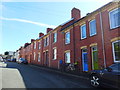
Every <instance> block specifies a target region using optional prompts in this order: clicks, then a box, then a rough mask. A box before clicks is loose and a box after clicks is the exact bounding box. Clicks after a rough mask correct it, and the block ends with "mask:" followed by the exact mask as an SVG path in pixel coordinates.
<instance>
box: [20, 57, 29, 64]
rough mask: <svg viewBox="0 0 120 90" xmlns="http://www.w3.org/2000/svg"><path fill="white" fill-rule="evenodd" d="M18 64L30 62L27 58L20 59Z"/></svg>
mask: <svg viewBox="0 0 120 90" xmlns="http://www.w3.org/2000/svg"><path fill="white" fill-rule="evenodd" d="M18 63H24V64H28V61H27V60H26V59H25V58H20V59H19V60H18Z"/></svg>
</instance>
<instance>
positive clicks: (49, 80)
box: [6, 62, 96, 90]
mask: <svg viewBox="0 0 120 90" xmlns="http://www.w3.org/2000/svg"><path fill="white" fill-rule="evenodd" d="M6 68H11V69H17V70H18V71H19V72H20V74H21V76H22V78H23V81H24V84H25V86H26V88H92V87H91V86H90V85H89V82H88V81H87V80H84V79H83V80H82V79H79V78H75V77H72V76H68V75H63V74H60V73H56V72H51V71H45V70H42V69H40V68H37V67H33V66H30V65H25V64H17V63H14V62H7V66H6ZM11 73H12V72H11ZM15 83H16V82H15ZM95 90H96V89H95Z"/></svg>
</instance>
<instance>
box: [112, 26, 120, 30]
mask: <svg viewBox="0 0 120 90" xmlns="http://www.w3.org/2000/svg"><path fill="white" fill-rule="evenodd" d="M116 28H120V26H117V27H113V28H110V30H113V29H116Z"/></svg>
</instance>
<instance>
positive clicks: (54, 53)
mask: <svg viewBox="0 0 120 90" xmlns="http://www.w3.org/2000/svg"><path fill="white" fill-rule="evenodd" d="M56 59H57V48H56V47H55V48H53V60H56Z"/></svg>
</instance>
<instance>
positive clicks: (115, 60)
mask: <svg viewBox="0 0 120 90" xmlns="http://www.w3.org/2000/svg"><path fill="white" fill-rule="evenodd" d="M117 42H120V40H117V41H114V42H112V51H113V59H114V62H120V61H116V60H115V52H114V51H115V49H114V43H117Z"/></svg>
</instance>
